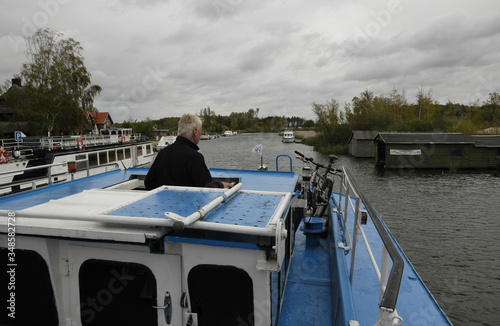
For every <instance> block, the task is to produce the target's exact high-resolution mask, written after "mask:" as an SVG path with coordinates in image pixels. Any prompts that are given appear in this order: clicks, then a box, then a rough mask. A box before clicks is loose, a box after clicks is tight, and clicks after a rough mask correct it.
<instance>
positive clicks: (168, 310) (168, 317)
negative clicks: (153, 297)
mask: <svg viewBox="0 0 500 326" xmlns="http://www.w3.org/2000/svg"><path fill="white" fill-rule="evenodd" d="M153 308H154V309H163V312H164V314H165V322H166V323H167V325H170V322H171V321H172V298H171V297H170V292H168V291H167V292H165V299H164V301H163V306H153Z"/></svg>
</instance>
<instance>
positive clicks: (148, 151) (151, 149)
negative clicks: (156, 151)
mask: <svg viewBox="0 0 500 326" xmlns="http://www.w3.org/2000/svg"><path fill="white" fill-rule="evenodd" d="M152 152H153V146H151V145H146V154H151V153H152Z"/></svg>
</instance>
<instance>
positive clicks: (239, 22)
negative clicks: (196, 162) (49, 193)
mask: <svg viewBox="0 0 500 326" xmlns="http://www.w3.org/2000/svg"><path fill="white" fill-rule="evenodd" d="M0 4H1V11H0V20H1V22H2V23H1V24H0V62H1V65H0V81H1V82H3V81H5V80H10V79H11V78H12V77H13V75H14V74H16V73H19V72H20V69H21V65H22V63H23V62H25V61H26V57H25V45H24V37H25V36H27V35H30V34H32V33H33V32H34V31H35V30H36V29H37V28H50V29H52V30H55V31H60V32H62V33H64V37H72V38H74V39H75V40H76V41H78V42H80V43H81V44H82V45H83V47H84V52H83V55H84V57H85V64H86V66H87V69H88V70H89V71H90V72H91V74H92V82H93V83H94V84H98V85H100V86H101V87H102V88H103V92H102V94H101V95H100V96H99V98H98V99H97V101H96V103H95V105H96V106H97V108H98V109H99V111H108V112H110V113H111V116H112V117H113V119H114V120H115V122H121V121H123V120H125V119H130V118H132V119H137V120H143V119H145V118H146V117H149V118H152V119H159V118H162V117H172V116H180V115H182V114H183V113H186V112H189V113H198V112H199V110H200V109H202V108H205V107H210V108H211V109H212V110H214V111H215V112H216V114H220V115H229V114H230V113H231V112H246V111H247V110H248V109H251V108H254V109H255V108H259V109H260V111H259V116H260V117H265V116H272V115H285V116H300V117H304V118H307V119H314V118H315V117H314V114H313V113H312V110H311V107H312V103H313V102H315V103H320V104H324V103H326V102H327V101H329V100H331V99H335V100H337V101H339V102H340V103H341V106H343V104H344V103H345V102H350V101H351V100H352V98H353V97H354V96H358V95H359V94H360V93H361V92H362V91H364V90H366V89H368V90H370V91H372V92H374V93H375V95H387V94H389V92H391V90H392V89H393V88H396V89H398V90H399V91H402V90H405V91H406V96H407V99H408V101H409V102H410V103H414V102H415V94H416V92H417V91H418V89H420V88H423V89H424V91H425V92H428V91H429V90H431V91H432V96H433V98H434V99H435V100H437V101H439V102H440V103H443V104H444V103H446V102H447V101H449V100H451V101H452V102H458V103H463V104H471V103H473V102H475V101H478V100H479V101H480V102H482V101H484V100H485V99H486V98H487V97H488V94H489V93H491V92H499V91H500V1H498V0H475V1H470V0H433V1H429V0H419V1H417V0H359V1H358V0H329V1H327V0H310V1H305V0H304V1H300V0H290V1H283V0H280V1H278V0H276V1H274V0H269V1H252V0H197V1H194V0H188V1H186V0H149V1H139V0H126V1H118V0H114V1H102V0H87V1H77V0H38V1H31V0H30V1H5V0H0Z"/></svg>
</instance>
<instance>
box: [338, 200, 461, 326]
mask: <svg viewBox="0 0 500 326" xmlns="http://www.w3.org/2000/svg"><path fill="white" fill-rule="evenodd" d="M333 198H334V202H335V203H337V202H338V198H339V196H338V194H337V195H335V194H334V195H333ZM343 202H344V199H342V203H343ZM363 208H364V207H363ZM382 223H383V221H382ZM347 225H348V227H349V230H350V232H352V230H353V225H354V216H353V213H352V211H350V212H349V214H348V223H347ZM384 227H385V228H386V229H387V227H386V226H385V224H384ZM363 230H364V232H365V234H366V237H367V238H368V239H369V240H370V246H371V249H372V252H373V255H374V257H375V259H376V261H377V264H378V265H379V266H380V264H381V256H382V253H381V252H382V241H381V240H380V238H379V237H378V232H377V230H376V228H375V226H374V225H373V222H372V220H371V218H370V217H369V218H368V220H367V224H366V225H363ZM387 230H388V229H387ZM389 235H390V237H391V238H392V240H393V242H394V243H395V245H396V247H397V248H398V251H399V252H400V254H401V256H402V258H403V260H404V270H403V277H402V280H401V286H400V292H399V296H398V300H397V304H396V310H397V312H398V315H399V316H401V317H402V318H403V320H404V324H405V325H436V326H439V325H451V323H450V321H449V320H448V318H447V317H446V316H445V314H444V313H443V311H442V310H441V308H440V307H439V305H438V304H437V302H436V301H435V300H434V298H433V297H432V295H431V293H430V292H429V290H428V289H427V287H426V286H425V284H424V283H423V281H422V279H421V278H420V277H419V276H418V274H417V272H416V271H415V269H414V267H413V266H412V265H411V263H410V261H409V260H408V258H407V257H406V255H405V254H404V252H403V251H402V249H401V248H400V247H399V245H398V244H397V241H396V240H395V239H394V237H393V236H392V234H391V233H390V232H389ZM351 254H352V252H350V253H348V254H347V255H346V256H345V264H346V266H347V268H348V270H349V272H350V261H351ZM355 261H356V262H355V272H354V278H353V281H352V297H353V302H354V308H355V314H356V318H357V321H358V322H360V324H361V325H373V324H375V322H376V321H377V315H378V301H379V296H380V293H379V291H380V287H379V282H378V279H377V277H376V274H375V271H374V270H373V267H372V265H371V261H370V258H369V255H368V251H367V249H366V247H365V245H364V243H363V240H362V239H361V238H360V240H359V241H358V243H357V246H356V260H355Z"/></svg>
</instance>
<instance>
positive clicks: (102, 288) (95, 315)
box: [78, 259, 158, 326]
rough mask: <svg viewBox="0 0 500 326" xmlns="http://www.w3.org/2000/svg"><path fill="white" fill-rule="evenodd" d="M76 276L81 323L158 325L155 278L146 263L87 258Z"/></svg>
mask: <svg viewBox="0 0 500 326" xmlns="http://www.w3.org/2000/svg"><path fill="white" fill-rule="evenodd" d="M78 278H79V287H80V314H81V322H82V325H148V326H149V325H158V321H157V315H158V314H157V310H156V309H154V308H152V307H153V306H156V305H157V302H156V279H155V277H154V275H153V273H152V272H151V270H150V269H149V268H148V267H146V266H144V265H141V264H136V263H125V262H115V261H107V260H98V259H91V260H87V261H86V262H84V263H83V264H82V266H81V267H80V272H79V274H78Z"/></svg>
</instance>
